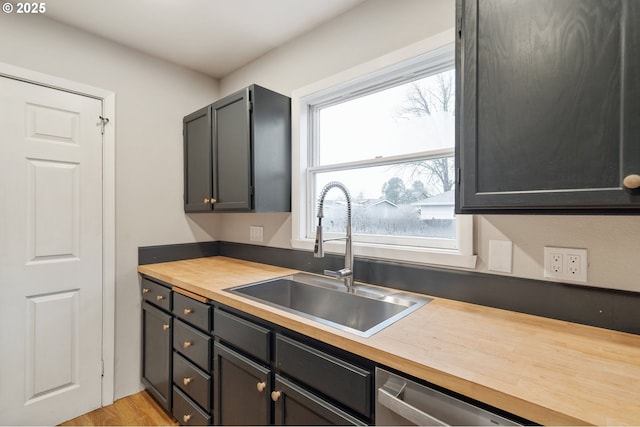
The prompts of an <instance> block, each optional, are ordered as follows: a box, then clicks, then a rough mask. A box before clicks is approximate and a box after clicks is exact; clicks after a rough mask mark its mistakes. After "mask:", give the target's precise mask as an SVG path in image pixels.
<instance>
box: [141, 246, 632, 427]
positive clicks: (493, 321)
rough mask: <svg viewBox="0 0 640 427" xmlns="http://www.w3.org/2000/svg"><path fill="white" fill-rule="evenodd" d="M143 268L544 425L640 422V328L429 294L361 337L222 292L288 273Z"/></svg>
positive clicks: (251, 268) (229, 267) (231, 266)
mask: <svg viewBox="0 0 640 427" xmlns="http://www.w3.org/2000/svg"><path fill="white" fill-rule="evenodd" d="M138 271H139V272H140V273H142V274H146V275H148V276H151V277H155V278H157V279H159V280H162V281H164V282H167V283H169V284H172V285H173V286H175V287H179V288H182V289H185V290H187V291H191V292H194V293H196V294H198V295H201V296H204V297H206V298H209V299H211V300H214V301H217V302H220V303H222V304H226V305H228V306H231V307H233V308H236V309H239V310H242V311H245V312H247V313H250V314H252V315H254V316H257V317H260V318H262V319H264V320H267V321H269V322H273V323H275V324H278V325H281V326H283V327H286V328H289V329H291V330H294V331H296V332H300V333H302V334H305V335H308V336H311V337H313V338H315V339H317V340H320V341H323V342H326V343H329V344H331V345H334V346H337V347H340V348H343V349H345V350H348V351H350V352H352V353H355V354H358V355H360V356H363V357H366V358H368V359H371V360H373V361H375V362H378V363H380V364H383V365H387V366H389V367H392V368H395V369H398V370H400V371H403V372H406V373H408V374H411V375H413V376H416V377H418V378H422V379H424V380H426V381H429V382H431V383H434V384H437V385H440V386H442V387H445V388H447V389H449V390H453V391H455V392H458V393H460V394H463V395H465V396H468V397H471V398H473V399H476V400H479V401H481V402H485V403H488V404H490V405H493V406H495V407H498V408H501V409H503V410H506V411H508V412H511V413H513V414H516V415H519V416H521V417H523V418H526V419H529V420H531V421H534V422H537V423H541V424H545V425H576V424H593V425H640V336H637V335H633V334H627V333H622V332H616V331H610V330H606V329H600V328H595V327H590V326H584V325H579V324H575V323H570V322H564V321H559V320H553V319H547V318H543V317H537V316H531V315H526V314H521V313H515V312H510V311H505V310H499V309H494V308H489V307H484V306H479V305H473V304H468V303H462V302H457V301H452V300H447V299H442V298H434V299H433V301H432V302H430V303H429V304H427V305H425V306H424V307H422V308H421V309H419V310H417V311H415V312H414V313H412V314H410V315H408V316H407V317H405V318H403V319H401V320H399V321H398V322H396V323H394V324H393V325H391V326H389V327H387V328H386V329H383V330H382V331H380V332H378V333H376V334H375V335H373V336H372V337H370V338H361V337H358V336H355V335H352V334H349V333H348V332H343V331H340V330H338V329H334V328H331V327H329V326H325V325H322V324H320V323H317V322H314V321H312V320H309V319H306V318H303V317H300V316H296V315H293V314H291V313H288V312H286V311H283V310H278V309H275V308H273V307H270V306H267V305H264V304H260V303H257V302H255V301H252V300H249V299H247V298H243V297H241V296H238V295H235V294H231V293H229V292H224V291H223V289H225V288H229V287H231V286H237V285H243V284H247V283H253V282H258V281H262V280H267V279H271V278H275V277H280V276H285V275H288V274H292V273H295V272H296V271H295V270H289V269H284V268H279V267H274V266H270V265H264V264H257V263H252V262H248V261H241V260H237V259H233V258H225V257H211V258H198V259H192V260H186V261H175V262H168V263H161V264H150V265H143V266H140V267H139V268H138Z"/></svg>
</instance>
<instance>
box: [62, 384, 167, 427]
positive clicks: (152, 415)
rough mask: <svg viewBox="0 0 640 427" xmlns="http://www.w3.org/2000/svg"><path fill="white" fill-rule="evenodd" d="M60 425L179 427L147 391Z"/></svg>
mask: <svg viewBox="0 0 640 427" xmlns="http://www.w3.org/2000/svg"><path fill="white" fill-rule="evenodd" d="M60 425H61V426H177V425H178V423H177V422H175V421H174V420H173V419H171V417H169V415H167V414H166V412H164V410H163V409H162V408H161V407H160V405H158V404H157V403H156V401H155V400H153V398H152V397H151V396H150V395H149V394H148V393H147V392H146V391H142V392H140V393H136V394H133V395H131V396H127V397H125V398H122V399H120V400H116V401H115V402H114V403H113V405H109V406H105V407H104V408H100V409H96V410H95V411H91V412H89V413H87V414H84V415H81V416H79V417H78V418H74V419H72V420H69V421H67V422H65V423H62V424H60Z"/></svg>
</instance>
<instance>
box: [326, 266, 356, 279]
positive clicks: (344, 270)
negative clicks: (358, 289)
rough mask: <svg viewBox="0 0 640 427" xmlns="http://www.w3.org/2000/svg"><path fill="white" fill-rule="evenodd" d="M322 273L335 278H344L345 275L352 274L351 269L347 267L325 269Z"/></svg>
mask: <svg viewBox="0 0 640 427" xmlns="http://www.w3.org/2000/svg"><path fill="white" fill-rule="evenodd" d="M324 274H325V275H326V276H331V277H335V278H336V279H344V278H345V277H349V276H353V271H351V270H349V269H348V268H342V269H340V270H338V271H333V270H325V271H324Z"/></svg>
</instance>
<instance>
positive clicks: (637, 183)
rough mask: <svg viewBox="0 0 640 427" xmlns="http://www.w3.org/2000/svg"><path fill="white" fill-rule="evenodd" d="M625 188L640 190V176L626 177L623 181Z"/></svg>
mask: <svg viewBox="0 0 640 427" xmlns="http://www.w3.org/2000/svg"><path fill="white" fill-rule="evenodd" d="M622 183H623V184H624V186H625V187H627V188H628V189H630V190H635V189H636V188H640V175H635V174H633V175H627V176H625V177H624V180H623V181H622Z"/></svg>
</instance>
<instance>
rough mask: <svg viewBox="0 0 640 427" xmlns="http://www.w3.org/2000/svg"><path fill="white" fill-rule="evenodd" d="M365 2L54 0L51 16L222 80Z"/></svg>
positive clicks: (356, 0) (337, 0)
mask: <svg viewBox="0 0 640 427" xmlns="http://www.w3.org/2000/svg"><path fill="white" fill-rule="evenodd" d="M363 1H365V0H109V1H104V0H100V1H98V0H55V1H49V2H47V16H48V17H49V18H52V19H54V20H56V21H59V22H62V23H65V24H68V25H70V26H73V27H76V28H79V29H82V30H84V31H88V32H90V33H93V34H96V35H98V36H101V37H104V38H106V39H109V40H112V41H115V42H117V43H120V44H123V45H126V46H129V47H131V48H134V49H137V50H139V51H142V52H145V53H148V54H150V55H153V56H155V57H158V58H162V59H165V60H168V61H171V62H174V63H176V64H180V65H182V66H185V67H187V68H191V69H193V70H196V71H200V72H202V73H205V74H208V75H210V76H212V77H215V78H220V77H223V76H225V75H227V74H228V73H230V72H232V71H234V70H236V69H238V68H240V67H242V66H243V65H245V64H247V63H249V62H251V61H253V60H255V59H256V58H259V57H260V56H262V55H264V54H265V53H267V52H268V51H270V50H271V49H274V48H275V47H277V46H280V45H282V44H284V43H286V42H287V41H289V40H291V39H293V38H295V37H297V36H299V35H301V34H303V33H305V32H307V31H309V30H311V29H312V28H314V27H317V26H318V25H320V24H322V23H324V22H326V21H329V20H331V19H333V18H334V17H336V16H338V15H340V14H342V13H344V12H345V11H347V10H349V9H351V8H353V7H354V6H356V5H357V4H359V3H362V2H363Z"/></svg>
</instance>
